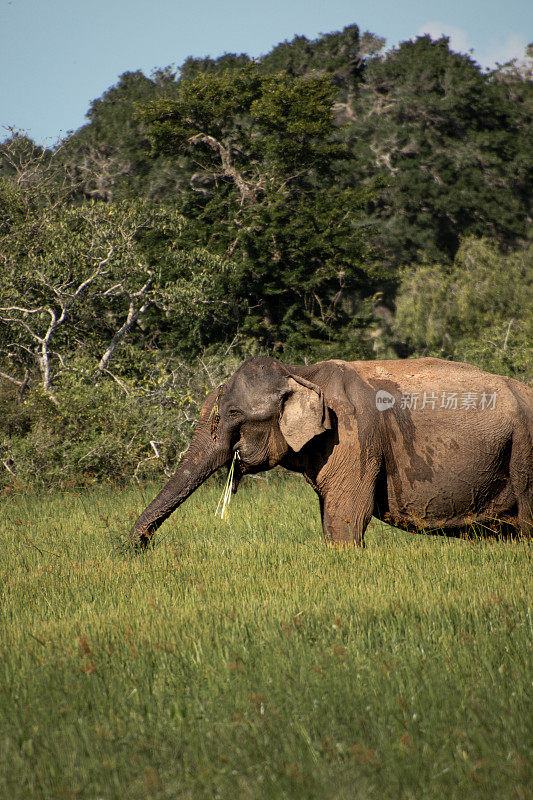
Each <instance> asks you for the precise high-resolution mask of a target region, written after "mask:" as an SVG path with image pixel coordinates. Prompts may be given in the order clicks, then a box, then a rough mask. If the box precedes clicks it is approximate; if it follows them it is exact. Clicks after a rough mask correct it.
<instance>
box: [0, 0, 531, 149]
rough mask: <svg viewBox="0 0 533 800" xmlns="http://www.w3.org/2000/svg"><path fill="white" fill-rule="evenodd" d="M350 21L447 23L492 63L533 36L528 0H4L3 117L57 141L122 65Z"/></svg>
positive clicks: (402, 35) (411, 31)
mask: <svg viewBox="0 0 533 800" xmlns="http://www.w3.org/2000/svg"><path fill="white" fill-rule="evenodd" d="M354 22H355V23H357V24H358V25H359V26H360V28H361V30H362V31H364V30H370V31H372V32H373V33H376V34H378V35H380V36H384V37H385V38H386V39H387V46H393V45H396V44H398V43H399V42H400V41H404V40H405V39H410V38H412V37H414V36H416V35H417V34H419V33H422V32H428V33H431V34H432V35H433V36H438V35H439V34H440V33H445V34H446V35H449V36H450V37H451V42H452V47H453V48H454V49H456V50H458V51H460V52H468V51H469V50H470V49H473V57H474V58H475V59H476V60H477V61H478V62H479V63H480V64H482V65H483V66H492V65H494V63H495V62H496V61H498V62H500V63H502V62H504V61H506V60H508V59H509V58H512V57H514V56H521V55H522V54H523V50H524V47H525V45H526V44H527V43H528V42H531V41H532V40H533V2H531V0H445V2H443V0H411V2H402V0H365V1H364V2H363V1H362V0H351V1H350V0H268V2H264V0H262V1H261V2H256V0H196V2H195V0H0V125H1V126H9V125H14V126H16V127H17V128H20V129H23V130H25V131H26V132H27V133H29V135H31V136H32V137H33V138H34V139H35V140H36V141H38V142H44V143H47V144H53V143H54V142H55V141H56V140H57V139H58V138H59V137H62V136H64V135H65V134H66V133H67V132H68V131H69V130H75V129H76V128H78V127H79V126H80V125H82V124H83V123H84V116H85V113H86V112H87V109H88V107H89V103H90V102H91V100H93V99H95V98H97V97H99V96H101V94H102V93H103V92H104V91H105V90H106V89H107V88H108V87H109V86H112V85H113V84H114V83H116V81H117V78H118V76H119V75H121V74H122V73H123V72H126V71H127V70H136V69H142V70H143V71H144V72H145V73H146V74H147V75H149V74H150V73H151V72H152V70H153V69H155V68H157V67H164V66H167V65H169V64H172V65H175V66H179V64H181V63H182V62H183V61H184V60H185V58H186V57H187V56H189V55H193V56H206V55H210V56H215V57H216V56H218V55H221V54H222V53H224V52H239V53H241V52H246V53H248V54H249V55H251V56H259V55H261V54H263V53H266V52H268V51H269V50H270V49H271V48H272V47H273V46H274V45H275V44H277V43H278V42H280V41H284V40H286V39H289V40H290V39H291V38H292V37H293V36H294V35H296V34H303V35H305V36H307V37H308V38H315V37H316V36H318V35H319V34H320V33H327V32H329V31H334V30H340V29H342V28H343V27H344V26H346V25H349V24H351V23H354ZM6 135H7V132H6V130H5V128H4V129H1V128H0V138H5V136H6Z"/></svg>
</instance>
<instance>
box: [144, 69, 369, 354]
mask: <svg viewBox="0 0 533 800" xmlns="http://www.w3.org/2000/svg"><path fill="white" fill-rule="evenodd" d="M334 97H335V88H334V87H333V86H332V85H331V81H330V79H329V77H327V76H323V77H307V78H300V77H292V76H290V75H288V74H287V73H278V74H274V75H265V74H263V73H262V72H261V70H260V69H259V68H258V66H257V65H255V64H246V65H245V66H244V67H241V68H239V69H236V70H226V71H224V72H223V73H221V74H218V73H211V72H201V73H199V74H197V75H196V76H195V77H194V78H193V79H191V80H189V81H182V82H181V83H180V92H179V97H178V98H177V99H174V98H172V99H170V98H160V99H157V100H155V101H153V102H151V103H149V104H147V105H146V106H145V107H144V108H143V109H142V110H141V115H142V119H143V120H144V122H145V123H146V124H147V126H148V130H149V134H150V137H151V140H152V143H153V150H154V152H155V153H156V154H161V153H162V154H164V155H168V156H170V155H174V157H175V158H180V157H183V156H185V157H186V158H188V159H190V160H194V161H195V162H196V165H197V170H198V173H197V176H196V181H194V180H193V182H192V186H191V188H190V190H189V191H188V192H186V193H184V194H183V195H182V197H181V198H180V210H181V212H182V213H183V214H184V216H185V217H186V219H187V220H188V222H189V224H188V226H187V233H186V236H190V237H191V239H190V242H191V244H192V243H193V242H199V243H201V244H202V245H203V246H205V247H207V248H208V249H209V250H210V251H211V252H215V253H218V254H220V255H223V256H225V257H228V258H231V263H232V278H231V281H230V286H231V291H232V296H233V297H234V298H235V300H236V303H237V305H238V307H239V308H240V313H241V319H240V320H236V321H237V322H240V323H242V327H243V329H244V330H245V331H246V332H247V333H248V334H250V335H255V336H259V338H260V340H261V341H262V342H263V343H264V344H265V345H266V346H270V347H272V346H277V347H285V349H288V350H289V351H291V350H293V351H294V350H298V349H300V350H301V349H302V347H303V345H304V342H305V344H306V346H307V351H308V352H309V346H310V344H311V342H312V341H314V342H315V345H316V346H317V347H320V346H326V345H327V342H328V340H330V339H331V338H332V336H333V335H335V333H336V332H338V330H339V329H340V328H341V327H343V326H345V325H347V324H349V312H350V311H352V310H353V305H354V303H355V302H356V300H355V295H356V293H357V292H360V293H362V294H363V295H365V294H366V295H369V294H370V293H371V291H372V280H371V279H370V278H369V276H368V274H366V272H365V261H364V257H365V255H366V250H367V242H368V237H369V233H368V230H367V229H366V227H365V219H364V213H363V206H364V204H365V203H366V202H367V201H368V197H369V194H370V191H369V190H366V191H364V192H362V191H360V190H358V189H339V187H338V180H337V173H338V170H340V169H341V168H342V163H343V159H344V153H343V149H342V147H341V143H340V142H339V140H338V137H337V129H336V127H335V124H334V120H333V113H332V105H333V100H334ZM199 186H200V187H201V190H200V191H199V190H198V187H199ZM350 304H351V305H350ZM320 343H322V345H321V344H320Z"/></svg>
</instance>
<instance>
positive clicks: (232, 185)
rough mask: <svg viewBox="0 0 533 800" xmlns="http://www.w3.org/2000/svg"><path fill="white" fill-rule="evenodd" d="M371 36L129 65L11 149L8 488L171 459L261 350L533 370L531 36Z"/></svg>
mask: <svg viewBox="0 0 533 800" xmlns="http://www.w3.org/2000/svg"><path fill="white" fill-rule="evenodd" d="M383 47H384V40H383V39H381V38H380V37H379V36H376V35H374V34H370V33H364V34H363V33H361V32H360V30H359V28H358V26H357V25H351V26H349V27H347V28H345V29H344V30H343V31H342V32H337V33H331V34H327V35H324V36H322V37H320V38H319V39H317V40H315V41H309V40H307V39H306V38H305V37H302V36H299V37H296V38H295V39H293V41H291V42H284V43H282V44H280V45H278V46H277V47H275V48H274V49H273V50H272V51H271V52H270V53H268V54H267V55H265V56H264V57H262V58H260V59H257V60H252V59H250V58H249V57H248V56H247V55H244V54H226V55H224V56H222V57H221V58H218V59H210V58H204V59H196V58H189V59H187V60H186V61H185V63H184V64H183V65H182V66H181V68H180V69H179V70H177V71H175V70H173V69H171V68H169V67H167V68H163V69H160V70H157V71H156V72H154V73H153V74H152V75H151V76H150V77H147V76H145V75H144V74H143V73H142V72H140V71H138V72H129V73H125V74H124V75H122V76H121V77H120V79H119V81H118V83H117V84H116V85H115V86H113V87H111V88H110V89H109V90H108V91H106V92H105V93H104V94H103V96H102V97H100V98H98V99H96V100H94V101H93V102H92V103H91V106H90V108H89V111H88V113H87V118H88V122H87V124H86V125H84V126H83V127H82V128H80V129H79V130H78V131H76V132H74V133H72V134H71V135H70V136H68V137H67V138H66V139H65V140H64V141H63V142H62V143H60V144H59V145H58V146H57V148H54V149H53V150H42V149H41V148H39V147H38V146H36V145H35V144H34V143H33V142H31V141H30V140H29V139H28V138H26V137H25V136H23V135H22V134H16V133H14V134H13V136H11V137H10V138H9V139H8V140H7V141H5V142H4V143H3V144H2V145H0V240H1V244H0V272H1V274H0V282H1V283H0V286H1V295H0V305H1V308H0V400H1V402H2V407H3V417H4V422H5V425H4V433H3V434H1V435H0V469H1V470H2V472H1V473H0V481H5V482H7V483H11V482H24V481H27V480H31V481H34V482H35V481H44V482H45V483H50V482H56V483H57V482H59V483H62V484H66V483H68V482H69V481H82V482H85V483H86V482H88V481H91V480H102V479H103V478H106V477H109V478H111V479H113V480H116V479H117V478H121V479H129V478H131V477H132V476H135V477H141V476H143V475H146V474H150V473H151V472H153V471H154V470H155V471H158V470H161V469H166V470H167V471H168V470H170V469H171V467H172V464H173V463H174V462H175V459H176V457H177V455H178V454H179V452H180V450H181V449H182V448H183V447H184V445H185V442H186V440H187V437H188V435H189V431H190V425H191V422H192V420H193V419H194V417H195V414H196V413H197V409H198V403H199V401H200V399H201V397H202V396H203V395H204V394H205V391H206V390H207V389H208V388H209V387H211V386H212V385H216V384H217V383H218V382H219V381H220V380H222V379H223V377H224V376H225V375H227V374H228V372H229V371H231V370H232V368H233V367H234V365H235V364H237V363H239V360H242V358H244V357H246V356H249V355H251V354H255V353H258V352H268V353H272V354H274V355H276V356H277V357H279V358H282V359H284V360H286V361H293V362H294V361H303V360H307V361H311V360H317V359H320V358H328V357H341V358H342V357H345V358H350V359H354V358H374V357H386V356H392V357H395V356H402V357H403V356H411V355H420V354H433V355H438V356H440V357H444V358H455V359H458V360H468V361H470V362H472V363H477V364H479V365H480V366H483V367H485V368H489V369H491V370H493V371H497V372H500V373H503V374H509V375H514V376H515V377H517V378H519V379H522V380H528V379H529V380H531V378H532V377H533V373H532V367H531V361H532V359H531V340H532V328H533V319H532V314H533V311H532V309H533V296H532V263H531V260H532V259H531V254H532V247H531V228H530V220H531V185H532V171H533V170H532V166H533V165H532V160H533V147H532V146H531V121H532V114H533V70H532V61H531V56H532V55H533V52H532V48H531V47H530V48H529V51H528V54H527V55H526V56H525V58H524V60H523V61H521V62H519V63H517V62H513V63H510V64H507V65H504V66H501V67H499V68H498V69H496V70H494V71H490V72H488V71H483V70H481V69H480V67H479V66H478V65H477V64H476V63H475V62H474V61H473V60H472V59H471V58H470V57H469V56H466V55H463V54H458V53H454V52H453V51H451V50H450V47H449V42H448V40H447V39H445V38H442V39H440V40H438V41H432V40H431V39H430V38H429V37H427V36H424V37H418V38H417V39H415V40H413V41H408V42H404V43H402V44H401V45H400V46H399V47H397V48H395V49H393V50H390V51H388V52H384V50H383ZM2 465H3V466H2Z"/></svg>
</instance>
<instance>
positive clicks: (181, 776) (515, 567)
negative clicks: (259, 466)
mask: <svg viewBox="0 0 533 800" xmlns="http://www.w3.org/2000/svg"><path fill="white" fill-rule="evenodd" d="M155 491H156V487H150V489H146V488H145V489H142V490H141V489H130V490H123V489H115V490H111V489H103V488H102V489H94V490H88V491H85V492H72V493H65V494H60V493H55V494H41V495H32V496H28V495H26V494H24V493H22V492H12V493H9V494H5V495H3V497H2V513H1V518H0V541H1V556H0V588H1V605H0V797H1V798H10V800H16V799H17V798H21V800H22V798H32V800H33V798H46V799H47V800H60V799H61V798H86V799H87V800H97V799H98V798H102V799H105V800H108V798H109V799H110V800H111V798H113V800H114V799H115V798H116V799H117V800H119V798H120V799H124V800H136V798H158V799H159V798H161V799H163V798H168V799H169V800H178V798H188V799H190V800H197V798H200V799H201V798H221V799H222V800H226V798H227V799H228V800H230V799H233V798H269V800H270V799H275V798H305V800H314V799H315V798H316V800H330V799H333V798H338V799H339V800H341V798H364V799H365V800H366V799H367V798H368V799H369V800H370V799H371V798H377V799H378V800H386V798H413V800H415V799H416V800H425V798H428V799H429V798H435V799H436V798H461V800H464V798H480V800H481V798H483V800H486V799H487V798H490V800H499V799H500V798H501V800H513V798H529V797H532V796H533V795H532V786H533V783H532V774H531V764H532V761H533V758H532V756H533V752H532V751H533V702H532V699H533V669H532V661H533V655H532V647H531V643H532V633H533V620H532V610H531V598H532V596H533V592H532V588H533V587H532V575H533V570H532V568H531V567H532V563H531V562H532V559H531V548H530V546H528V545H527V543H524V542H506V541H494V540H492V541H477V542H476V541H474V542H472V541H462V540H448V539H445V538H441V537H431V536H412V535H409V534H406V533H402V532H400V531H394V530H392V529H391V528H387V527H386V526H384V525H381V524H380V523H378V522H376V521H374V522H373V523H372V526H371V528H370V529H369V531H368V532H367V537H366V542H367V547H366V549H365V550H364V551H358V550H353V551H347V552H337V551H335V550H332V549H329V548H326V546H325V545H324V543H323V541H322V538H321V532H320V523H319V515H318V503H317V500H316V498H315V496H314V494H313V492H312V491H311V490H310V489H309V487H307V486H306V485H305V484H304V482H303V481H302V480H299V479H296V478H289V479H287V480H281V479H279V478H277V477H276V476H270V477H269V478H265V479H256V480H248V481H247V482H244V483H243V485H242V487H241V489H240V490H239V493H238V494H237V496H236V497H234V498H233V500H232V503H231V506H230V509H229V518H228V520H227V521H220V520H218V519H215V518H214V516H213V512H214V510H215V507H216V504H217V502H218V498H219V496H220V493H221V491H222V481H221V480H219V481H216V480H212V481H210V482H209V483H208V485H206V486H204V487H202V488H201V489H200V490H198V492H196V494H195V495H193V496H192V497H191V499H190V500H189V501H188V502H187V503H186V504H185V505H184V506H183V507H182V508H181V509H180V510H179V511H178V512H176V514H175V515H174V516H173V517H171V518H170V520H168V521H167V523H165V525H164V526H163V527H162V528H161V530H160V532H159V533H158V535H157V544H156V546H155V547H154V548H153V549H152V550H151V551H149V552H148V553H146V554H142V555H131V554H129V553H124V552H122V551H121V550H120V548H118V547H117V539H118V537H119V535H120V534H121V533H124V531H126V530H127V529H128V527H129V525H130V524H131V522H132V521H133V519H134V518H135V516H136V515H137V513H138V512H139V511H141V510H142V508H143V507H144V504H145V502H147V501H148V500H149V499H151V497H152V495H153V493H154V492H155Z"/></svg>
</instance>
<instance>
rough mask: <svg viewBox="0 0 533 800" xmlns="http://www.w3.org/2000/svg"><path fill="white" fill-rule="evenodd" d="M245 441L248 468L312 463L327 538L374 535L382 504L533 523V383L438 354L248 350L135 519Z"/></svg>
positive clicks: (531, 527) (411, 522) (153, 524)
mask: <svg viewBox="0 0 533 800" xmlns="http://www.w3.org/2000/svg"><path fill="white" fill-rule="evenodd" d="M236 450H238V452H239V456H240V459H239V460H238V461H237V462H236V465H237V468H236V470H235V477H234V484H233V489H234V491H236V490H237V486H238V483H239V480H240V478H241V476H242V475H244V474H246V473H255V472H260V471H262V470H268V469H270V468H272V467H274V466H275V465H277V464H280V465H281V466H283V467H286V468H287V469H289V470H293V471H296V472H300V473H302V474H303V475H304V476H305V478H306V480H307V481H308V482H309V483H310V484H311V486H312V487H313V488H314V490H315V491H316V493H317V494H318V496H319V500H320V509H321V514H322V526H323V531H324V536H325V539H326V541H328V542H331V543H336V544H339V545H347V544H351V543H356V544H361V543H362V541H363V536H364V532H365V529H366V527H367V525H368V523H369V521H370V518H371V517H372V515H374V516H376V517H378V518H380V519H383V520H386V521H387V522H390V523H391V524H394V525H396V526H397V527H399V528H404V529H406V530H419V531H440V532H444V533H449V534H457V533H459V532H460V531H462V530H465V529H466V528H468V527H470V528H471V526H472V525H474V526H475V528H476V530H477V531H479V532H483V531H495V532H498V531H500V530H501V529H502V528H511V529H515V530H517V531H520V532H522V533H523V534H524V535H527V536H530V535H531V534H532V533H533V390H532V389H530V388H529V387H527V386H525V385H524V384H521V383H519V382H517V381H514V380H512V379H510V378H503V377H500V376H498V375H491V374H489V373H487V372H483V371H482V370H480V369H478V368H477V367H472V366H469V365H468V364H459V363H455V362H450V361H441V360H439V359H435V358H423V359H409V360H399V361H355V362H345V361H324V362H321V363H319V364H314V365H311V366H303V367H291V366H286V365H285V364H281V363H280V362H278V361H275V360H274V359H272V358H266V357H261V358H253V359H250V360H249V361H246V362H245V363H244V364H243V365H242V366H241V367H240V368H239V369H238V370H237V372H236V373H235V374H234V375H233V377H232V378H231V379H230V380H229V381H228V382H227V383H226V384H224V385H222V386H220V387H219V389H217V390H215V391H214V392H212V393H211V394H210V395H209V396H208V397H207V399H206V401H205V403H204V406H203V409H202V413H201V416H200V419H199V421H198V424H197V426H196V431H195V434H194V436H193V439H192V442H191V445H190V447H189V450H188V452H187V454H186V456H185V457H184V459H183V461H182V463H181V464H180V466H179V468H178V470H177V471H176V473H175V475H174V476H173V477H172V478H171V479H170V480H169V482H168V483H167V485H166V486H165V487H164V489H163V490H162V491H161V492H160V494H159V495H158V496H157V497H156V498H155V499H154V500H153V501H152V503H150V505H149V506H148V507H147V508H146V510H145V511H144V512H143V513H142V514H141V516H140V517H139V518H138V520H137V522H136V523H135V526H134V529H133V532H132V536H133V540H134V542H135V543H137V544H141V545H145V544H147V542H148V541H149V539H150V536H151V535H152V534H153V532H154V531H155V530H156V529H157V528H158V527H159V525H160V524H161V523H162V522H163V521H164V520H165V519H166V518H167V517H168V516H169V515H170V514H171V513H172V511H174V509H175V508H177V506H179V505H180V504H181V503H182V502H183V501H184V500H185V499H186V498H187V497H188V496H189V495H190V494H191V493H192V492H193V491H194V490H195V489H196V488H197V487H198V486H199V485H200V484H201V483H202V482H203V481H204V480H205V479H206V478H207V477H208V476H209V475H211V474H212V473H213V472H214V471H215V470H217V469H219V468H220V467H222V466H224V465H225V464H229V463H230V462H231V460H232V458H233V455H234V452H235V451H236Z"/></svg>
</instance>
